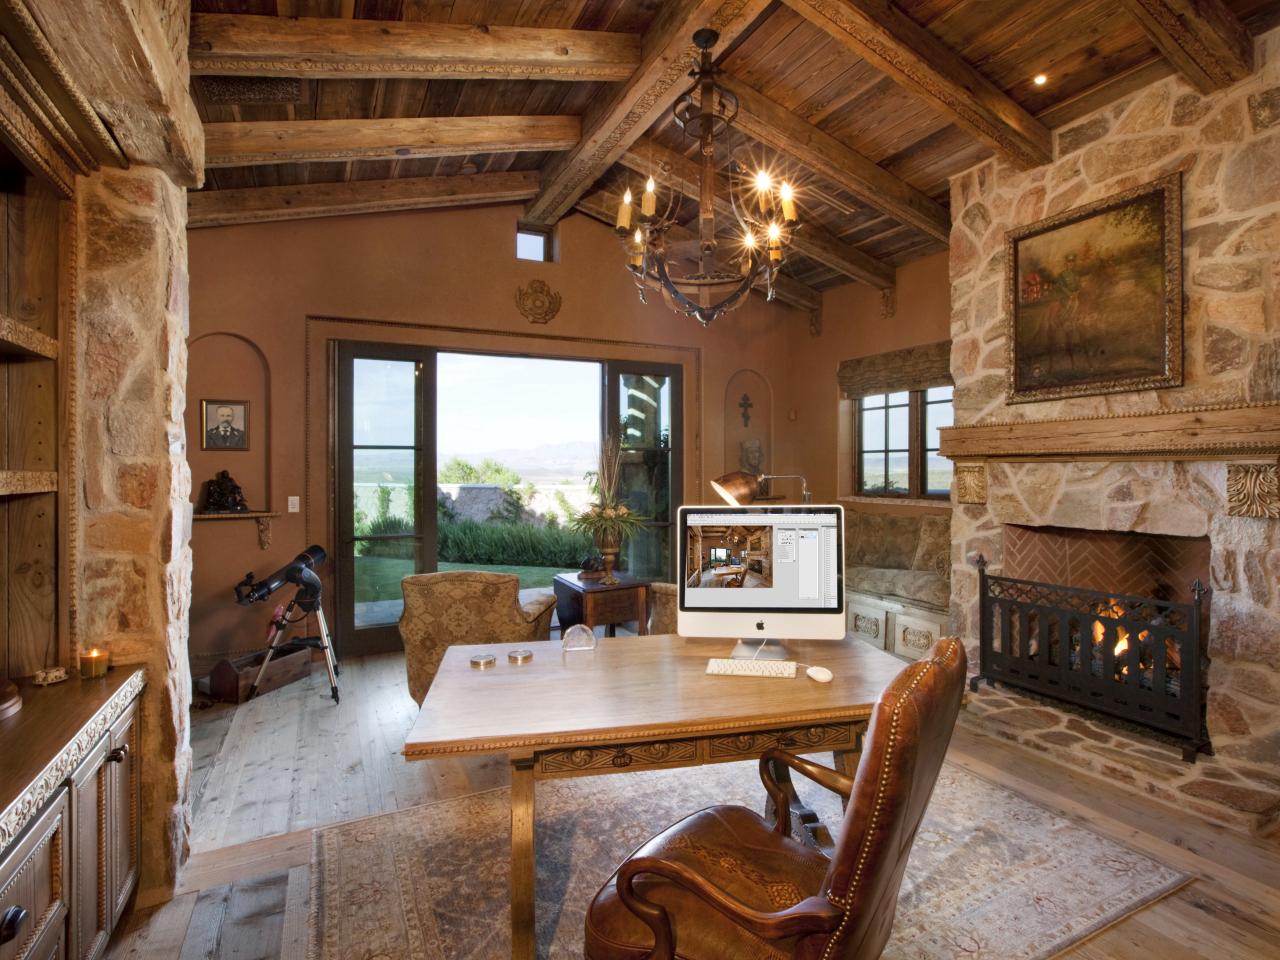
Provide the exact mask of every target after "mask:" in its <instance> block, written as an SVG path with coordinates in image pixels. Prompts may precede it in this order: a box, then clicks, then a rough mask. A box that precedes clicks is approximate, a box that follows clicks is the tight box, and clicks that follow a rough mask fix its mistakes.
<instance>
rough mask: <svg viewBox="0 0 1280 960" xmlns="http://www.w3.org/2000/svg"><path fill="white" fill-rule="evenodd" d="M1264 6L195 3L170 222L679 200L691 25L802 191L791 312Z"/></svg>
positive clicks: (1198, 68) (912, 241) (750, 127)
mask: <svg viewBox="0 0 1280 960" xmlns="http://www.w3.org/2000/svg"><path fill="white" fill-rule="evenodd" d="M1277 8H1280V4H1276V3H1274V2H1272V0H1120V2H1118V3H1117V2H1115V0H1074V2H1072V0H1068V2H1066V3H1064V2H1062V0H897V2H890V0H785V2H778V0H775V2H768V0H745V2H744V0H194V2H193V3H192V11H193V23H192V42H191V62H192V71H193V74H194V75H193V78H192V87H193V92H194V96H195V100H196V104H197V106H198V108H199V111H200V115H201V118H202V119H203V121H204V123H205V125H206V131H207V136H208V146H207V162H208V167H209V168H208V171H207V177H206V184H205V189H204V190H203V191H200V192H199V193H193V194H192V195H191V200H190V205H191V211H190V212H191V224H192V226H202V225H209V224H217V223H234V222H244V221H249V220H264V219H284V218H289V217H298V216H315V215H321V214H324V213H333V214H340V213H351V212H362V211H368V210H388V209H407V208H414V207H431V206H445V205H454V204H463V203H472V204H474V203H484V202H511V201H513V200H525V201H527V202H528V207H527V208H526V218H527V219H529V220H530V221H532V222H539V223H545V224H550V223H554V222H555V220H556V219H558V218H559V217H561V216H563V215H564V214H565V213H567V212H570V211H571V210H573V209H577V210H580V211H582V212H584V213H586V214H587V215H589V216H594V217H596V218H598V219H602V220H606V221H607V222H610V223H612V219H611V213H612V209H613V207H614V206H615V205H616V203H617V198H618V196H619V195H620V193H621V191H622V190H623V189H624V187H625V186H627V185H630V186H631V187H632V188H633V189H635V188H638V187H639V186H640V184H642V183H643V179H644V177H645V176H646V175H648V174H649V173H653V174H654V175H655V177H656V178H657V179H658V180H659V181H661V182H664V183H666V184H668V185H669V186H670V187H672V189H676V190H679V191H681V192H683V193H685V194H689V195H696V190H697V187H696V180H695V179H694V178H695V176H696V167H695V165H694V162H693V161H694V158H695V157H696V151H697V147H696V144H694V143H692V142H691V141H689V140H688V139H687V138H685V137H684V136H683V135H682V134H681V132H680V131H679V129H678V128H676V126H675V125H674V123H672V122H671V119H670V112H669V107H670V104H671V103H672V102H673V101H674V99H675V97H676V96H678V95H679V94H680V93H681V92H683V90H684V89H685V87H686V86H687V85H688V82H689V81H688V79H687V77H686V76H685V74H686V71H687V69H688V63H689V60H688V58H689V56H690V55H691V52H692V47H691V45H690V43H689V37H690V36H691V35H692V33H693V31H694V30H695V29H697V28H698V27H701V26H706V25H709V24H710V25H713V26H715V27H716V28H717V29H718V30H719V32H720V34H721V43H720V45H719V47H718V48H717V50H716V53H717V56H718V64H719V66H720V67H721V68H722V69H723V71H724V73H725V83H726V85H728V86H729V87H730V88H731V89H733V90H734V92H735V93H737V94H738V96H739V97H740V99H741V101H742V110H741V113H740V115H739V119H738V122H737V123H736V124H735V129H734V131H733V133H732V134H731V141H732V143H733V145H734V150H735V152H736V154H737V155H738V156H739V157H742V156H744V155H745V156H749V157H751V158H754V159H756V160H758V161H759V162H762V163H765V164H767V165H769V166H770V167H771V168H772V169H774V170H775V171H781V172H785V173H786V175H787V176H789V177H791V178H793V179H794V181H795V182H796V183H797V185H798V189H799V197H800V202H801V214H802V219H803V221H804V223H805V227H804V228H803V229H802V230H801V231H799V232H798V234H797V241H796V245H795V248H794V250H793V252H792V254H791V255H790V257H789V258H788V262H787V265H786V267H785V270H784V272H785V273H787V274H788V275H789V282H788V283H787V284H786V285H785V288H784V290H782V291H780V296H781V297H782V298H783V299H784V300H786V301H788V302H791V303H793V304H796V305H801V306H806V307H812V306H813V305H814V304H815V303H816V301H817V293H818V291H821V290H822V289H825V288H827V287H830V286H833V285H837V284H841V283H847V282H850V281H851V280H855V281H859V282H863V283H868V284H871V285H872V286H875V287H880V288H887V287H890V286H892V283H893V268H894V267H896V266H898V265H900V264H902V263H906V262H908V261H910V260H913V259H916V258H918V257H922V256H925V255H928V254H931V253H934V252H937V251H939V250H941V249H943V248H944V247H945V244H946V238H947V231H948V224H949V219H948V217H949V214H948V211H947V209H946V207H947V201H948V187H947V178H948V177H950V176H952V175H954V174H955V173H958V172H959V171H961V170H963V169H965V168H966V167H969V166H971V165H972V164H974V163H975V162H977V161H979V160H982V159H983V158H985V157H988V156H990V155H991V154H992V153H993V152H998V153H999V154H1001V155H1002V156H1003V157H1005V158H1006V159H1008V160H1009V161H1010V162H1012V163H1015V164H1017V165H1019V166H1021V167H1028V166H1034V165H1036V164H1037V163H1043V162H1045V161H1046V160H1048V159H1049V158H1050V156H1051V153H1052V144H1051V135H1050V131H1051V129H1052V128H1054V127H1057V126H1060V125H1061V124H1063V123H1066V122H1069V121H1070V120H1072V119H1074V118H1076V117H1079V116H1082V115H1083V114H1085V113H1087V112H1089V111H1091V110H1093V109H1096V108H1097V107H1098V106H1101V105H1103V104H1105V103H1107V102H1110V101H1112V100H1115V99H1117V98H1119V97H1122V96H1124V95H1126V94H1127V93H1129V92H1131V91H1132V90H1134V89H1136V88H1137V87H1139V86H1141V85H1144V84H1146V83H1149V82H1151V81H1152V80H1154V79H1157V78H1159V77H1162V76H1166V75H1168V74H1169V73H1172V72H1173V71H1174V70H1178V71H1180V72H1182V73H1183V74H1184V76H1186V77H1187V79H1188V80H1189V81H1190V82H1191V83H1193V84H1194V85H1195V86H1196V87H1197V88H1199V89H1202V90H1207V89H1213V88H1215V87H1218V86H1223V85H1226V84H1227V83H1230V82H1233V80H1235V79H1238V78H1239V77H1240V76H1242V75H1245V74H1247V73H1248V72H1249V71H1251V70H1252V69H1253V64H1252V63H1251V61H1250V56H1251V51H1250V45H1249V43H1248V33H1250V32H1252V33H1257V32H1259V31H1261V30H1263V29H1266V28H1267V27H1268V26H1270V25H1272V24H1274V23H1275V22H1276V21H1277V19H1278V17H1277ZM287 18H301V19H287ZM1039 73H1043V74H1045V75H1046V76H1047V78H1048V81H1047V82H1046V83H1045V84H1044V85H1043V86H1037V85H1036V84H1035V83H1034V82H1033V79H1032V78H1033V77H1034V76H1035V75H1036V74H1039ZM721 159H722V162H725V161H727V157H722V158H721ZM680 209H681V210H682V211H683V213H684V215H685V216H687V217H688V218H690V220H691V221H692V220H693V218H695V217H696V208H695V205H694V204H693V203H692V202H688V201H687V202H685V203H683V204H682V205H681V208H680ZM726 219H727V218H725V217H721V218H720V220H721V221H724V220H726ZM690 225H691V226H692V227H694V228H696V223H691V224H690ZM724 226H725V228H726V229H727V227H728V224H727V223H725V224H724ZM690 247H692V245H690ZM619 258H620V262H621V251H620V252H619ZM619 269H621V266H620V267H619Z"/></svg>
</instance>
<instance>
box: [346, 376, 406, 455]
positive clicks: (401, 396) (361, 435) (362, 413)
mask: <svg viewBox="0 0 1280 960" xmlns="http://www.w3.org/2000/svg"><path fill="white" fill-rule="evenodd" d="M417 380H418V364H417V362H415V361H412V360H379V359H376V358H369V357H357V358H356V359H355V360H354V361H353V362H352V370H351V442H352V443H353V444H355V445H356V446H357V447H363V446H396V447H411V446H413V429H414V411H415V408H416V403H415V397H416V394H417Z"/></svg>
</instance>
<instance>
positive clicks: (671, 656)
mask: <svg viewBox="0 0 1280 960" xmlns="http://www.w3.org/2000/svg"><path fill="white" fill-rule="evenodd" d="M518 646H524V647H528V648H530V649H532V650H533V660H532V662H530V663H527V664H525V665H523V666H513V665H511V664H508V663H507V651H508V650H509V649H514V648H515V647H518ZM732 646H733V641H731V640H720V639H716V640H710V639H685V638H682V637H677V636H671V635H660V636H654V637H648V638H646V639H644V640H636V639H634V638H615V639H608V638H606V639H605V640H602V641H601V642H600V645H599V646H598V647H597V648H596V649H595V650H589V651H572V652H568V653H566V652H563V651H562V650H561V649H560V645H559V643H557V642H553V641H548V642H541V643H527V644H515V645H511V644H505V645H504V644H491V645H478V646H454V647H450V648H449V649H448V651H447V652H446V653H445V656H444V661H443V662H442V663H441V664H440V670H439V671H438V672H437V673H436V677H435V680H434V681H433V682H432V684H431V689H430V690H429V691H428V692H427V696H426V699H425V700H423V702H422V710H421V712H420V713H419V714H418V719H417V720H416V721H415V722H414V725H413V728H412V729H411V730H410V731H409V734H408V737H407V738H406V740H405V745H404V755H405V757H407V758H408V759H410V760H421V759H428V758H432V757H451V756H466V755H473V754H485V753H505V754H507V755H508V756H509V758H510V762H511V944H512V956H513V957H518V958H521V960H528V958H532V957H533V956H534V954H535V950H536V940H535V932H534V903H535V899H534V845H533V825H534V782H535V781H537V780H543V779H550V778H554V777H584V776H595V775H597V774H603V773H619V772H622V771H630V770H653V769H658V768H666V767H683V766H693V765H697V764H702V763H723V762H727V761H732V760H744V759H755V758H758V757H759V756H760V754H761V753H762V752H764V751H765V750H767V749H768V748H770V747H775V746H780V747H785V748H786V749H789V750H792V751H795V752H799V753H814V752H818V751H823V752H826V751H834V752H836V753H837V754H838V758H839V762H840V766H841V767H842V768H843V769H844V770H845V771H846V772H848V773H852V771H853V767H854V766H855V765H856V758H857V753H858V751H859V750H860V749H861V746H862V734H863V732H864V731H865V730H866V726H867V721H868V718H869V717H870V715H871V708H872V706H873V705H874V703H875V701H876V700H877V699H878V698H879V696H880V692H881V691H882V690H883V689H884V688H885V687H886V686H887V685H888V683H889V682H890V681H891V680H892V679H893V678H894V677H895V676H897V674H898V672H899V671H900V670H901V669H902V666H903V665H902V662H901V661H900V660H897V659H895V658H894V657H891V656H890V655H889V654H887V653H884V652H883V651H879V650H874V649H872V648H871V647H870V646H868V645H867V644H865V643H859V642H856V641H853V640H847V639H846V640H836V641H820V640H811V641H792V642H789V643H788V644H787V646H788V650H789V651H790V653H791V658H792V659H794V660H799V661H802V662H804V663H812V664H820V665H822V666H825V667H828V668H830V670H831V671H832V673H834V674H835V679H834V680H833V681H832V682H831V683H827V684H820V683H815V682H814V681H812V680H810V679H809V678H808V677H806V676H804V674H803V672H802V673H801V674H800V675H799V676H798V677H797V678H796V679H794V680H773V679H765V678H754V677H751V678H749V677H710V676H707V674H706V667H707V659H708V658H710V657H723V656H728V653H729V650H730V649H731V648H732ZM481 651H485V652H490V653H494V654H496V655H497V658H498V664H497V666H496V667H493V668H492V669H489V670H483V671H482V670H475V669H473V668H472V667H471V665H470V663H469V661H470V658H471V657H472V656H473V655H475V654H476V653H479V652H481ZM762 794H763V790H762ZM690 812H692V811H690ZM800 812H801V813H802V814H803V813H804V811H800Z"/></svg>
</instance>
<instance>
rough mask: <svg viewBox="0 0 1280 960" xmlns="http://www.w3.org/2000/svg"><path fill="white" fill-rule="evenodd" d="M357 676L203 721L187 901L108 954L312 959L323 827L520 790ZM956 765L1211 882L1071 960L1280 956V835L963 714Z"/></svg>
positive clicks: (197, 732) (137, 926) (399, 673)
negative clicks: (1191, 811) (1228, 823)
mask: <svg viewBox="0 0 1280 960" xmlns="http://www.w3.org/2000/svg"><path fill="white" fill-rule="evenodd" d="M341 685H342V702H341V704H339V705H337V706H335V705H334V704H333V702H332V701H331V700H330V699H329V696H328V687H327V682H326V680H325V679H324V677H323V671H317V672H315V673H313V675H312V677H311V679H310V680H308V681H305V682H302V683H297V684H294V685H293V686H290V687H286V688H284V689H282V690H277V691H275V692H274V693H271V694H268V695H266V696H264V697H262V698H261V699H259V700H255V701H253V702H251V703H248V704H245V705H243V706H241V707H239V708H232V707H227V706H222V705H219V706H215V707H210V708H208V709H205V710H197V711H195V712H194V713H193V717H192V721H193V722H192V747H193V751H194V753H195V771H194V775H193V778H192V782H193V791H194V794H195V820H194V830H193V832H192V856H191V859H190V861H189V862H188V864H187V867H186V869H185V871H184V873H183V877H182V884H181V887H180V888H179V890H178V895H177V896H176V897H175V899H173V900H172V901H170V902H169V903H166V904H164V905H163V906H161V907H158V908H155V909H152V910H147V911H135V912H134V913H132V914H131V915H130V916H129V917H127V918H126V919H125V920H124V921H123V922H122V923H121V924H120V927H119V928H118V929H117V931H116V935H115V937H114V938H113V940H112V943H111V946H110V949H109V951H108V957H110V958H125V957H129V958H148V960H150V958H156V960H159V958H165V957H175V958H181V960H215V958H216V960H231V958H235V960H268V958H276V957H280V958H286V960H303V958H305V957H306V946H307V914H308V908H309V901H308V897H309V891H310V885H311V870H310V866H309V863H310V857H311V831H312V829H313V828H314V827H316V826H320V825H323V824H327V823H336V822H339V821H342V820H347V819H350V818H352V817H361V816H367V815H369V814H376V813H383V812H389V811H391V810H396V809H399V808H402V807H408V806H413V805H415V804H420V803H426V802H429V801H432V800H439V799H445V798H449V797H455V796H460V795H463V794H466V793H470V792H474V791H478V790H487V789H490V788H492V787H496V786H503V785H505V784H506V783H507V782H508V775H507V769H506V764H505V763H504V762H503V761H502V760H501V759H499V758H474V759H470V760H466V761H462V760H448V761H432V762H415V763H407V762H406V761H405V760H404V758H403V757H401V756H400V748H401V744H402V742H403V737H404V734H405V732H406V731H407V730H408V729H409V726H410V724H411V723H412V721H413V716H414V713H415V712H416V706H415V705H414V703H413V701H412V700H411V699H410V697H409V695H408V691H407V689H406V686H405V679H404V661H403V658H402V657H400V656H398V655H386V656H377V657H367V658H363V659H353V660H349V661H346V662H345V663H344V664H343V673H342V678H341ZM949 758H950V760H951V761H952V762H954V763H957V764H959V765H961V766H963V767H965V768H966V769H968V770H970V771H972V772H973V773H976V774H978V775H979V776H983V777H986V778H987V779H989V780H992V781H994V782H997V783H1000V784H1002V785H1004V786H1005V787H1007V788H1009V789H1010V790H1013V791H1014V792H1016V793H1019V794H1021V795H1023V796H1025V797H1027V798H1028V799H1030V800H1032V801H1035V802H1036V803H1039V804H1041V805H1043V806H1045V807H1049V808H1051V809H1054V810H1056V811H1058V812H1060V813H1061V814H1062V815H1063V816H1066V817H1070V818H1073V819H1076V820H1078V821H1079V822H1080V823H1081V824H1082V826H1087V827H1088V828H1089V829H1092V830H1095V831H1097V832H1098V833H1101V834H1104V835H1105V836H1108V837H1111V838H1113V839H1115V840H1117V841H1119V842H1121V843H1125V844H1127V845H1129V846H1131V847H1133V848H1135V849H1138V850H1141V851H1143V852H1144V853H1147V854H1148V855H1150V856H1152V857H1154V858H1156V859H1159V860H1162V861H1163V862H1165V863H1168V864H1170V865H1172V866H1175V867H1178V868H1180V869H1183V870H1186V871H1188V872H1190V873H1192V874H1193V875H1194V876H1195V877H1196V878H1197V879H1196V880H1195V882H1193V883H1191V884H1189V885H1188V886H1186V887H1184V888H1182V889H1181V890H1179V891H1178V892H1176V893H1174V894H1172V895H1171V896H1169V897H1166V898H1165V899H1164V900H1161V901H1159V902H1158V903H1155V904H1153V905H1151V906H1150V907H1148V908H1146V909H1145V910H1142V911H1139V912H1138V913H1136V914H1133V915H1131V916H1129V917H1127V918H1125V919H1124V920H1122V921H1120V922H1119V923H1117V924H1115V925H1114V926H1112V927H1110V928H1109V929H1107V930H1104V931H1103V932H1101V933H1100V934H1098V935H1097V936H1095V937H1093V938H1092V939H1091V940H1088V941H1086V942H1085V943H1082V944H1078V945H1077V946H1075V947H1074V948H1072V949H1071V950H1069V951H1068V952H1067V953H1065V954H1063V955H1062V956H1064V957H1068V958H1072V960H1138V958H1143V960H1149V958H1150V957H1153V956H1155V957H1159V958H1160V960H1253V958H1257V960H1272V958H1275V957H1280V839H1277V838H1274V837H1273V838H1270V839H1258V838H1250V837H1245V836H1242V835H1240V834H1237V833H1233V832H1231V831H1229V830H1226V829H1224V828H1222V827H1217V826H1214V825H1211V824H1206V823H1204V822H1202V821H1200V820H1199V819H1198V818H1196V817H1194V816H1188V815H1186V814H1184V813H1181V812H1180V811H1178V810H1175V809H1173V808H1171V807H1166V806H1164V805H1162V804H1160V803H1158V802H1156V801H1154V800H1145V799H1144V798H1141V797H1138V796H1136V795H1134V794H1132V793H1129V792H1127V791H1122V790H1119V789H1117V788H1116V787H1113V786H1111V785H1110V784H1107V783H1105V782H1104V781H1101V780H1098V779H1095V778H1093V777H1090V776H1088V775H1086V774H1083V773H1079V772H1075V771H1070V770H1066V769H1064V768H1062V767H1060V766H1058V765H1056V764H1054V763H1051V762H1050V761H1048V760H1046V759H1045V758H1044V757H1042V756H1040V755H1039V754H1036V753H1034V752H1032V751H1029V750H1026V749H1024V748H1022V747H1018V746H1015V745H1011V744H1008V743H1006V742H1005V741H1002V740H998V739H995V738H992V737H989V736H986V735H984V734H982V733H981V732H980V731H978V730H977V729H975V728H973V727H971V726H969V725H968V724H965V723H964V722H963V721H962V724H961V727H960V729H959V730H957V732H956V736H955V739H954V741H953V743H952V748H951V752H950V755H949Z"/></svg>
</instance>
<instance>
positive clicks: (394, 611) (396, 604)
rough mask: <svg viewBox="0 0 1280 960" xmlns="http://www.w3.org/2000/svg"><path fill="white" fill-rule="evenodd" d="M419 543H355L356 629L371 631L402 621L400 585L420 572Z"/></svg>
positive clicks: (415, 541) (406, 540) (385, 541)
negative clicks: (374, 627) (371, 628)
mask: <svg viewBox="0 0 1280 960" xmlns="http://www.w3.org/2000/svg"><path fill="white" fill-rule="evenodd" d="M417 550H418V541H417V539H416V538H411V537H406V538H403V539H397V540H357V541H356V543H355V552H356V555H355V576H354V580H355V584H354V599H355V625H356V626H357V627H370V626H376V625H377V624H382V623H394V622H395V621H396V620H398V619H400V611H401V610H402V609H403V607H404V595H403V594H402V593H401V592H400V581H401V580H402V579H403V578H404V577H407V576H409V574H411V573H416V572H417V562H416V559H415V558H416V555H417Z"/></svg>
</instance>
